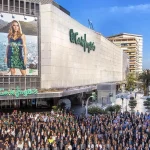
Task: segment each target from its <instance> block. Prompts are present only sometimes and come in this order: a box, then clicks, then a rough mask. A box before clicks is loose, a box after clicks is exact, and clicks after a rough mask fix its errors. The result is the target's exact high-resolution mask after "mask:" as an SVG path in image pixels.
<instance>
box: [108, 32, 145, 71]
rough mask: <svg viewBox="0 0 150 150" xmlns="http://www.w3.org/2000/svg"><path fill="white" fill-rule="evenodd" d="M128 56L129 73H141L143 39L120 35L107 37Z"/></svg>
mask: <svg viewBox="0 0 150 150" xmlns="http://www.w3.org/2000/svg"><path fill="white" fill-rule="evenodd" d="M108 39H109V40H110V41H111V42H113V43H114V44H116V45H117V46H118V47H120V48H121V49H122V50H123V51H124V52H126V53H127V54H128V56H129V70H130V72H137V73H141V72H142V58H143V54H142V53H143V37H142V36H141V35H135V34H128V33H122V34H118V35H114V36H110V37H108Z"/></svg>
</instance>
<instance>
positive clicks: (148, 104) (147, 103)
mask: <svg viewBox="0 0 150 150" xmlns="http://www.w3.org/2000/svg"><path fill="white" fill-rule="evenodd" d="M143 105H144V106H145V108H146V109H147V110H150V98H147V99H146V101H144V102H143Z"/></svg>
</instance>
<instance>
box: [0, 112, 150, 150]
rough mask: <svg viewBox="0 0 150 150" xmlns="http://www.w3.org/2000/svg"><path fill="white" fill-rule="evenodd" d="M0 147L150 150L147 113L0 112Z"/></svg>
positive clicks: (14, 149)
mask: <svg viewBox="0 0 150 150" xmlns="http://www.w3.org/2000/svg"><path fill="white" fill-rule="evenodd" d="M0 150H150V114H146V113H145V114H143V113H139V112H137V113H134V114H133V113H132V114H130V113H112V114H98V115H93V116H88V117H85V116H83V115H79V116H75V115H72V114H71V113H70V112H69V113H66V112H61V111H59V112H54V111H51V112H49V113H48V112H47V113H34V114H33V113H25V112H23V113H21V112H13V113H12V114H5V113H3V114H2V115H1V116H0Z"/></svg>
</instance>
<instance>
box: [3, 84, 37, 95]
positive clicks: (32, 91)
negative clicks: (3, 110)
mask: <svg viewBox="0 0 150 150" xmlns="http://www.w3.org/2000/svg"><path fill="white" fill-rule="evenodd" d="M37 93H38V90H37V89H27V90H21V89H20V88H19V87H17V88H16V89H15V90H4V89H3V88H0V96H15V97H17V98H18V97H19V96H20V95H23V96H28V95H32V94H37Z"/></svg>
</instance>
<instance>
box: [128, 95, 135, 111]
mask: <svg viewBox="0 0 150 150" xmlns="http://www.w3.org/2000/svg"><path fill="white" fill-rule="evenodd" d="M128 105H129V107H130V108H131V112H133V110H134V108H135V107H136V105H137V101H136V99H134V97H130V100H129V104H128Z"/></svg>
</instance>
